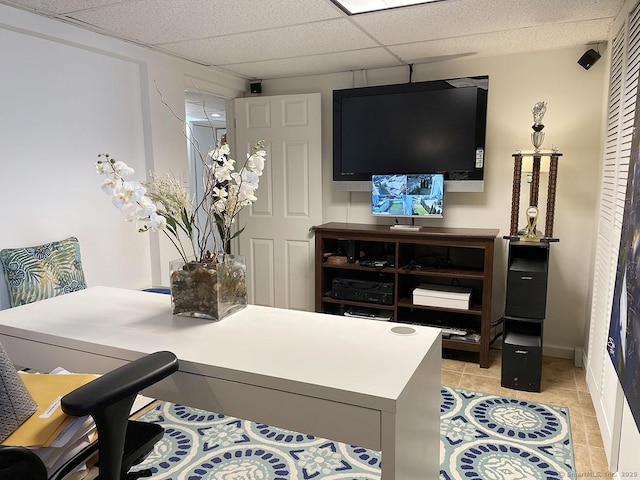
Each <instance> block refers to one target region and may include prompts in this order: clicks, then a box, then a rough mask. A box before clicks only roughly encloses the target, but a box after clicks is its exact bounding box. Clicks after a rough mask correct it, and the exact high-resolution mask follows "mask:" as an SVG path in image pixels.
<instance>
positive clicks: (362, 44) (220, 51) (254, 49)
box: [160, 19, 377, 65]
mask: <svg viewBox="0 0 640 480" xmlns="http://www.w3.org/2000/svg"><path fill="white" fill-rule="evenodd" d="M160 46H161V47H162V48H163V49H164V50H168V51H171V52H174V53H176V54H178V55H181V56H184V57H187V58H199V59H201V60H203V61H204V62H205V63H206V64H209V65H223V64H230V63H245V62H257V61H261V60H273V59H276V58H287V57H302V56H306V55H317V54H321V53H332V52H339V51H343V50H356V49H361V48H367V47H375V46H377V45H376V43H375V42H374V41H373V40H371V38H369V37H368V36H367V35H366V34H365V33H363V32H362V31H361V30H360V29H359V28H357V27H356V26H354V25H353V24H351V23H350V22H349V21H348V20H342V19H338V20H327V21H324V22H317V23H311V24H307V25H296V26H293V27H284V28H278V29H274V30H268V31H264V32H260V33H258V34H256V33H244V34H238V35H227V36H224V37H214V38H208V39H202V40H189V41H185V42H178V43H170V44H163V45H160Z"/></svg>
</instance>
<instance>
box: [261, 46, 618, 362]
mask: <svg viewBox="0 0 640 480" xmlns="http://www.w3.org/2000/svg"><path fill="white" fill-rule="evenodd" d="M585 49H586V48H571V49H564V50H557V51H547V52H538V53H529V54H524V55H511V56H501V57H483V58H469V57H467V58H465V59H460V60H455V61H449V62H440V63H431V64H423V65H416V66H415V67H414V73H413V81H425V80H433V79H439V78H449V77H458V76H469V75H482V74H488V75H489V100H488V101H489V103H488V118H487V143H486V157H485V159H486V162H485V190H484V192H483V193H449V194H445V202H446V214H445V218H444V219H442V220H429V221H422V224H423V225H427V226H429V225H432V226H448V227H491V228H499V229H500V237H499V239H498V240H497V243H496V246H497V250H496V256H497V259H496V266H495V270H494V272H495V277H494V285H495V289H494V302H493V317H494V318H499V317H500V316H501V314H502V311H503V309H504V282H505V280H504V278H505V275H504V269H505V265H504V262H505V256H506V253H505V251H506V249H505V247H506V242H505V241H504V240H502V236H503V235H508V234H509V222H510V211H511V188H512V176H513V160H512V154H513V153H514V152H515V149H517V148H522V149H528V148H531V143H530V133H531V132H532V130H531V125H532V124H533V118H532V115H531V108H532V107H533V105H534V103H536V102H537V101H546V102H548V109H547V114H546V116H545V117H544V124H545V125H546V128H545V130H544V131H545V133H546V139H545V143H544V145H543V147H547V148H550V147H552V146H557V147H559V148H560V151H561V152H562V153H563V157H562V158H561V159H560V167H559V178H558V191H557V197H556V212H555V214H556V218H555V224H554V236H555V237H557V238H559V239H560V242H559V243H557V244H553V246H552V248H551V265H550V274H549V293H548V303H547V320H546V322H545V340H544V341H545V346H546V347H545V352H546V353H547V354H551V355H556V356H564V357H567V358H573V355H574V348H576V347H579V348H581V347H582V345H583V341H584V331H585V328H586V324H587V319H588V312H589V292H590V282H591V280H590V278H591V270H592V269H591V262H592V257H593V254H592V248H593V234H594V230H595V215H596V204H597V199H598V189H599V185H600V184H599V176H600V164H601V156H602V143H601V137H602V133H601V132H602V131H603V120H602V119H603V114H604V112H603V96H604V95H606V91H607V86H606V84H605V80H606V78H607V75H606V74H607V71H606V70H607V64H608V58H607V53H606V52H605V55H604V57H603V59H602V60H601V61H600V62H599V63H597V64H596V65H594V66H593V67H592V68H591V69H590V70H589V71H586V70H584V69H583V68H582V67H580V66H579V65H578V64H577V63H576V62H577V60H578V58H580V56H581V55H582V54H583V53H584V51H585ZM365 78H366V85H378V84H389V83H402V82H406V81H407V80H408V69H406V68H394V69H380V70H370V71H367V72H366V76H365V75H363V74H362V72H355V73H353V74H352V73H349V72H347V73H338V74H332V75H321V76H311V77H300V78H290V79H277V80H265V81H263V82H262V89H263V94H264V95H276V94H286V93H301V92H321V93H322V95H323V100H322V101H323V110H322V115H323V120H322V124H323V126H322V129H323V131H322V133H323V180H322V181H323V202H324V205H323V220H324V221H325V222H329V221H338V222H353V223H373V222H376V220H377V219H374V218H373V217H372V216H371V215H370V213H369V208H370V206H369V202H370V199H369V195H368V194H367V193H361V192H354V193H347V192H338V191H335V190H334V189H333V186H332V180H331V176H332V153H331V152H332V110H331V98H332V96H331V95H332V90H333V89H341V88H350V87H353V86H363V85H365ZM523 188H524V189H526V195H527V197H528V186H527V185H525V186H523ZM545 204H546V190H545V191H544V193H541V196H540V205H541V206H542V207H543V210H544V206H545ZM521 205H522V203H521ZM522 206H523V208H524V206H526V205H522ZM543 215H544V211H543V213H542V215H541V216H542V219H541V225H542V226H544V218H543ZM520 225H521V226H524V225H525V219H524V215H521V216H520Z"/></svg>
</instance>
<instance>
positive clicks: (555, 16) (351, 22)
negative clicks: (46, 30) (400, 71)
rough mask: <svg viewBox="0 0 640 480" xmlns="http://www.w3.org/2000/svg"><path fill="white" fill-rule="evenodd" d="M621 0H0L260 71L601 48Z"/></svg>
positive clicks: (289, 72)
mask: <svg viewBox="0 0 640 480" xmlns="http://www.w3.org/2000/svg"><path fill="white" fill-rule="evenodd" d="M623 1H624V0H443V1H439V2H434V3H427V4H422V5H415V6H410V7H404V8H397V9H392V10H387V11H383V12H374V13H366V14H361V15H354V16H348V15H347V14H346V13H344V12H343V11H342V10H341V9H339V8H338V7H337V6H336V5H335V4H333V3H332V2H331V0H12V1H9V0H0V3H4V4H7V5H11V6H14V7H18V8H23V9H25V10H28V11H32V12H34V13H36V14H40V15H44V16H47V17H51V18H55V19H58V20H60V21H64V22H68V23H72V24H75V25H78V26H80V27H82V28H86V29H89V30H92V31H95V32H99V33H102V34H105V35H109V36H113V37H117V38H121V39H124V40H126V41H129V42H133V43H136V44H139V45H143V46H145V47H148V48H151V49H153V50H158V51H162V52H165V53H168V54H170V55H174V56H177V57H181V58H184V59H187V60H190V61H193V62H196V63H199V64H202V65H206V66H209V67H212V68H215V69H219V70H222V71H226V72H228V73H231V74H234V75H238V76H240V77H243V78H246V79H260V80H261V79H269V78H280V77H294V76H302V75H311V74H321V73H333V72H344V71H350V70H367V69H372V68H381V67H393V66H399V65H408V64H420V63H428V62H434V61H441V60H446V59H451V58H457V57H464V56H471V55H477V56H487V55H504V54H513V53H522V52H529V51H537V50H549V49H557V48H566V47H574V46H584V47H585V50H586V49H587V48H588V47H593V48H596V44H598V43H600V46H599V48H600V49H601V50H602V49H603V48H605V46H604V43H602V42H604V41H605V40H606V39H607V38H608V37H609V30H610V28H611V26H612V23H613V20H614V18H615V17H616V15H617V14H618V12H619V11H620V8H621V6H622V4H623ZM576 60H577V59H576Z"/></svg>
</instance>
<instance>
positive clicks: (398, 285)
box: [313, 223, 498, 368]
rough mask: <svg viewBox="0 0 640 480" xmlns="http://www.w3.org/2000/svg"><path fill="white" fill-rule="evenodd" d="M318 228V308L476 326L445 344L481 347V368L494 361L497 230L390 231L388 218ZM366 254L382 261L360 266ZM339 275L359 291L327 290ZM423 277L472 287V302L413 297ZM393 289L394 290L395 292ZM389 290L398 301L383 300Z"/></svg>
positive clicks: (467, 348) (431, 281) (459, 347)
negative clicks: (447, 303) (336, 259)
mask: <svg viewBox="0 0 640 480" xmlns="http://www.w3.org/2000/svg"><path fill="white" fill-rule="evenodd" d="M313 231H314V233H315V237H316V253H315V260H316V262H315V264H316V267H315V272H316V273H315V281H316V298H315V308H316V311H317V312H325V313H334V314H343V313H344V312H345V311H347V310H348V309H349V308H352V307H365V308H367V307H368V308H371V309H377V310H383V311H389V312H392V313H393V320H394V321H396V322H404V323H415V324H425V325H438V326H441V327H450V328H462V329H465V330H467V331H471V332H475V333H476V334H477V335H475V336H473V335H471V336H467V337H465V339H464V340H462V339H460V338H456V337H455V336H454V335H452V336H451V337H450V338H443V340H442V345H443V347H445V348H450V349H454V350H463V351H468V352H477V353H478V354H479V364H480V367H482V368H487V367H488V366H489V342H490V324H491V288H492V281H493V254H494V245H495V240H496V237H497V235H498V229H476V228H427V227H423V228H422V229H421V230H419V231H414V230H399V229H394V230H391V229H390V228H389V226H388V225H366V224H350V223H327V224H324V225H319V226H316V227H313ZM328 255H343V256H345V257H347V258H348V260H349V262H350V263H343V264H335V263H329V262H327V261H326V258H327V256H328ZM361 261H362V262H363V263H366V262H365V261H375V262H382V264H381V263H376V266H375V267H371V266H364V265H361V264H360V262H361ZM385 262H386V263H385ZM382 265H384V266H382ZM336 279H337V281H338V282H342V285H344V283H345V282H346V283H347V285H351V284H353V285H354V286H355V287H357V289H358V292H357V293H356V294H353V296H352V294H351V292H350V291H349V289H348V288H347V289H346V291H345V292H344V296H340V297H339V298H335V297H334V296H329V293H328V292H330V291H331V290H332V285H333V284H334V280H336ZM425 283H426V284H438V285H443V286H449V285H450V286H463V287H467V288H469V289H471V302H470V307H469V308H468V309H458V308H445V307H441V306H425V305H416V304H414V303H413V301H412V293H413V290H414V289H415V288H416V287H418V286H419V285H421V284H425ZM391 290H392V292H393V293H389V292H390V291H391ZM362 292H364V293H362ZM378 292H384V293H378ZM341 295H342V294H341ZM390 295H391V296H392V299H393V302H392V304H390V305H389V304H384V303H381V302H382V301H383V299H384V300H387V301H388V300H390V299H391V297H390ZM373 321H375V320H373Z"/></svg>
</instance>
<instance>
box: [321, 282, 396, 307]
mask: <svg viewBox="0 0 640 480" xmlns="http://www.w3.org/2000/svg"><path fill="white" fill-rule="evenodd" d="M328 295H329V296H330V297H331V298H336V299H339V300H351V301H355V302H371V303H381V304H384V305H393V282H376V281H368V280H354V279H349V278H341V277H337V278H334V279H333V280H332V281H331V291H330V292H329V293H328Z"/></svg>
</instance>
